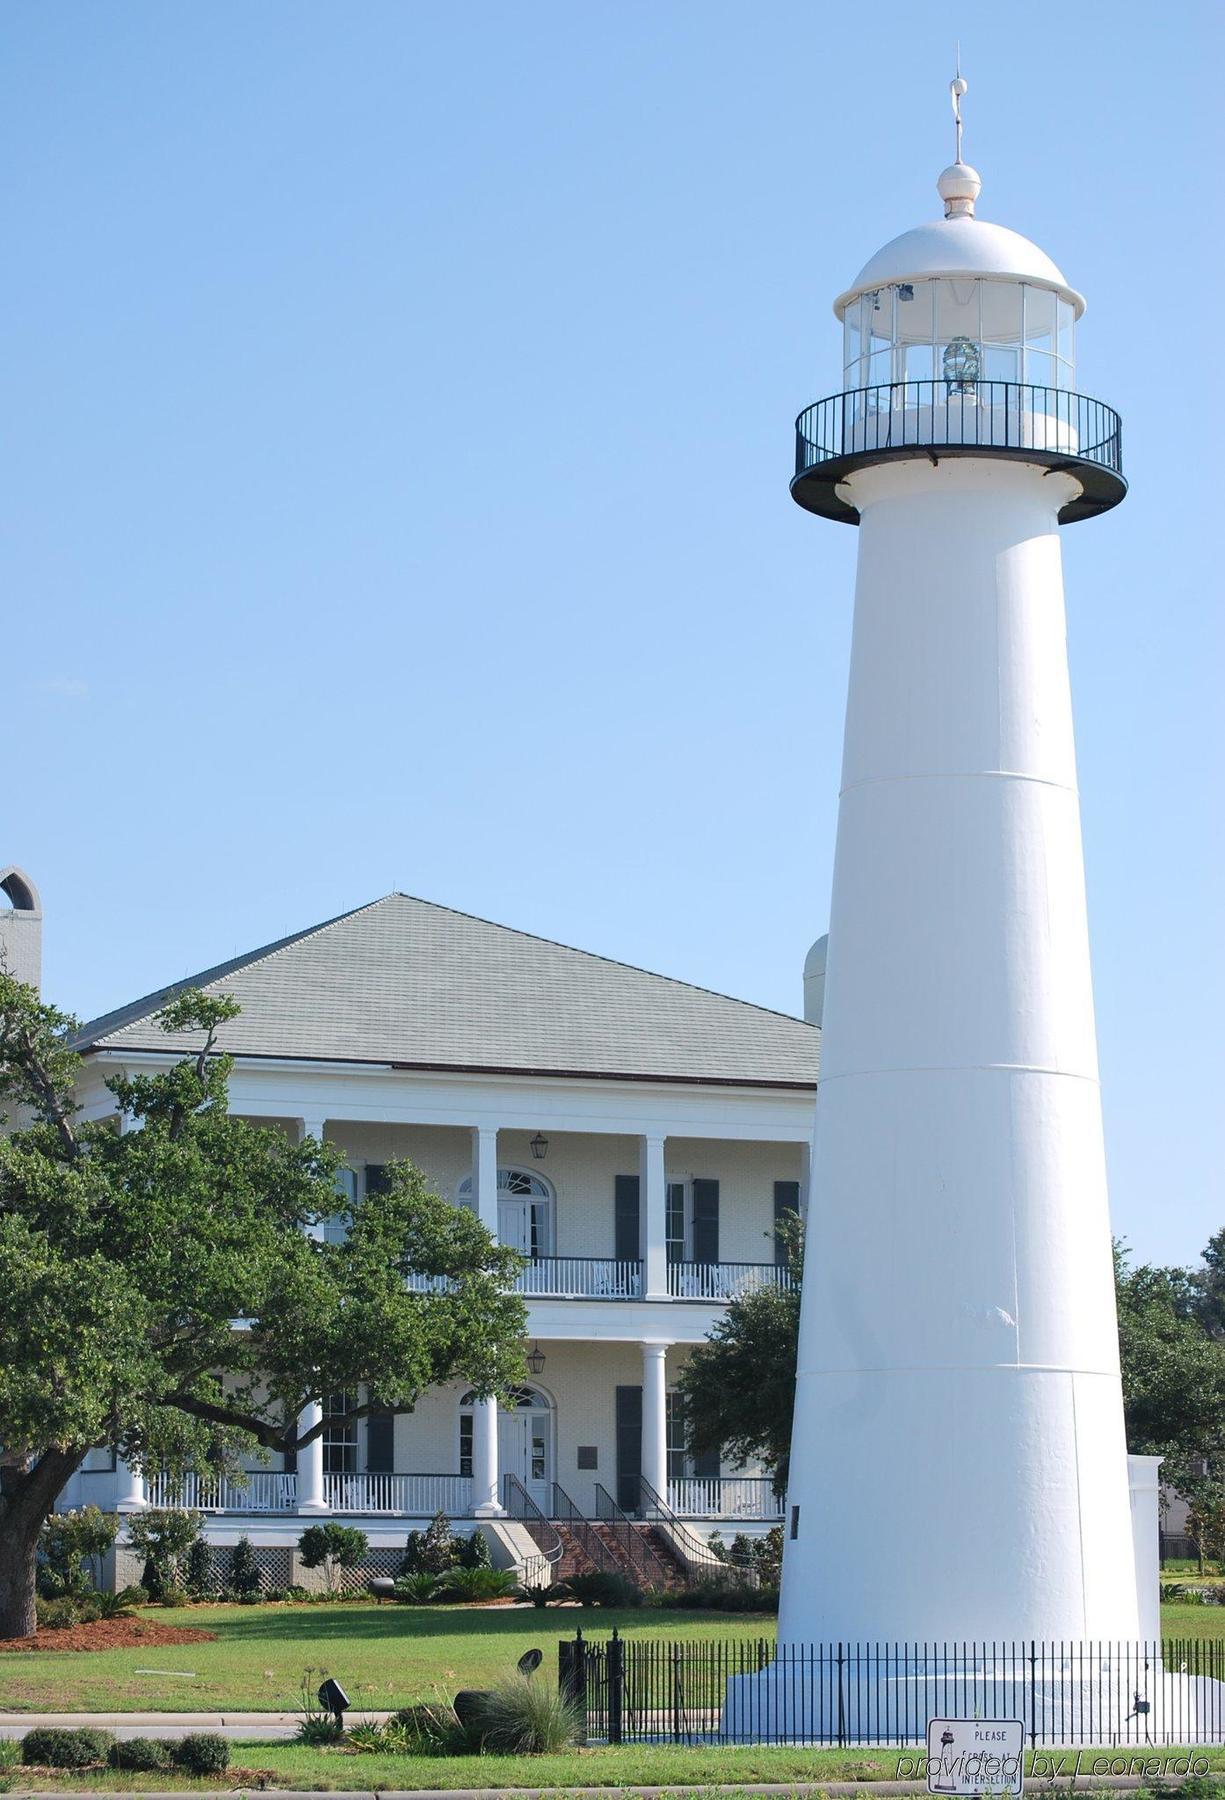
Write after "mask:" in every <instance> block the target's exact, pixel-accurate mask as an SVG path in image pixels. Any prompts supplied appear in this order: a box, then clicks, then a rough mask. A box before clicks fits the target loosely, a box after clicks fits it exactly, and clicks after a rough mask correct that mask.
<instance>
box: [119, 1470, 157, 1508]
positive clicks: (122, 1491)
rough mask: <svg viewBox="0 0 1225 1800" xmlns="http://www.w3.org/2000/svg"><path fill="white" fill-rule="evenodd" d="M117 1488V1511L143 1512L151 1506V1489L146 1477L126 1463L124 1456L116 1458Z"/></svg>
mask: <svg viewBox="0 0 1225 1800" xmlns="http://www.w3.org/2000/svg"><path fill="white" fill-rule="evenodd" d="M115 1486H116V1491H117V1495H118V1497H117V1499H116V1501H115V1511H116V1512H121V1513H126V1512H141V1511H143V1509H144V1508H145V1507H146V1506H148V1504H149V1489H148V1486H147V1485H146V1482H145V1478H144V1475H143V1474H142V1473H141V1471H140V1470H139V1469H136V1468H133V1466H132V1464H131V1463H129V1462H125V1461H124V1460H123V1458H122V1456H117V1457H116V1458H115Z"/></svg>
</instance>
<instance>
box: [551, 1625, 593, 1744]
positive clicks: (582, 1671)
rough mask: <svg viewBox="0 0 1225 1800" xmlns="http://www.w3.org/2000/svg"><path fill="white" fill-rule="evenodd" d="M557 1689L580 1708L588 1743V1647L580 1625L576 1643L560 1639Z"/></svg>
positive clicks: (581, 1722) (581, 1726)
mask: <svg viewBox="0 0 1225 1800" xmlns="http://www.w3.org/2000/svg"><path fill="white" fill-rule="evenodd" d="M557 1687H558V1691H559V1693H561V1694H562V1695H563V1697H564V1698H565V1699H567V1700H570V1701H572V1702H573V1704H574V1705H575V1706H576V1707H577V1708H578V1712H579V1723H580V1729H581V1731H582V1737H583V1742H584V1743H586V1741H587V1730H588V1720H587V1646H586V1644H585V1643H584V1642H583V1628H582V1626H581V1625H580V1626H579V1628H578V1630H577V1631H576V1632H575V1634H574V1642H573V1643H572V1644H571V1643H566V1642H565V1641H564V1640H563V1639H560V1638H559V1639H558V1643H557Z"/></svg>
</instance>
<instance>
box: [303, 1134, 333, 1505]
mask: <svg viewBox="0 0 1225 1800" xmlns="http://www.w3.org/2000/svg"><path fill="white" fill-rule="evenodd" d="M311 1136H312V1137H313V1136H314V1133H313V1132H312V1133H311ZM322 1417H323V1408H322V1407H321V1406H320V1404H319V1402H318V1401H317V1400H312V1401H311V1402H310V1403H309V1405H307V1406H304V1407H303V1408H302V1411H301V1412H300V1413H299V1415H298V1435H299V1437H301V1436H302V1435H303V1434H304V1433H305V1432H307V1431H313V1430H314V1429H315V1426H316V1425H317V1424H318V1423H319V1421H320V1419H321V1418H322ZM327 1509H328V1506H327V1500H326V1499H325V1497H324V1491H323V1439H322V1437H317V1438H315V1439H313V1440H312V1442H311V1443H309V1444H304V1445H303V1446H302V1448H301V1449H300V1450H299V1451H298V1511H299V1512H300V1513H322V1512H326V1511H327Z"/></svg>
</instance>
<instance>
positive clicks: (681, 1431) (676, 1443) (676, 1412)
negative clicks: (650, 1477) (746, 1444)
mask: <svg viewBox="0 0 1225 1800" xmlns="http://www.w3.org/2000/svg"><path fill="white" fill-rule="evenodd" d="M665 1431H666V1436H667V1449H668V1480H669V1481H689V1480H693V1479H695V1478H696V1479H709V1478H710V1477H713V1476H717V1475H718V1474H719V1471H720V1468H721V1466H722V1458H721V1457H720V1455H719V1453H718V1451H717V1450H713V1451H707V1452H705V1454H704V1455H702V1456H690V1454H689V1449H688V1446H687V1444H686V1441H685V1409H684V1405H683V1403H682V1401H681V1397H680V1395H679V1394H678V1393H677V1392H676V1390H675V1389H674V1388H669V1389H668V1400H667V1416H666V1422H665Z"/></svg>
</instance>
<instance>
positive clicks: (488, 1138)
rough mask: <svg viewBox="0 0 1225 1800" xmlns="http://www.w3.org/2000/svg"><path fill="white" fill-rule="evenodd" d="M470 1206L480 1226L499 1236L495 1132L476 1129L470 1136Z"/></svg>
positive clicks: (481, 1127)
mask: <svg viewBox="0 0 1225 1800" xmlns="http://www.w3.org/2000/svg"><path fill="white" fill-rule="evenodd" d="M472 1205H473V1208H474V1209H475V1211H476V1214H477V1217H478V1218H479V1219H480V1221H481V1224H482V1225H484V1226H485V1227H486V1229H487V1230H489V1231H491V1232H492V1233H493V1235H494V1237H495V1238H496V1237H497V1235H498V1132H497V1127H496V1126H488V1125H478V1126H476V1127H474V1129H473V1132H472Z"/></svg>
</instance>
